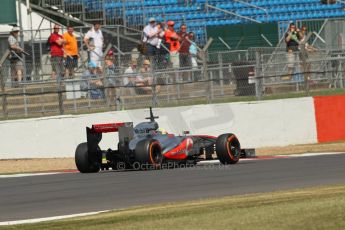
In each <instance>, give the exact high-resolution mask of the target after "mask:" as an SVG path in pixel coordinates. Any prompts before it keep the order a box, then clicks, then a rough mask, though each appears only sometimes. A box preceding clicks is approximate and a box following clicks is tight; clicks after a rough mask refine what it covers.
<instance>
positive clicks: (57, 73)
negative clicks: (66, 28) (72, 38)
mask: <svg viewBox="0 0 345 230" xmlns="http://www.w3.org/2000/svg"><path fill="white" fill-rule="evenodd" d="M59 30H60V26H59V25H57V24H55V25H54V31H53V33H52V34H51V35H50V37H49V44H50V56H51V58H50V63H51V64H52V79H58V80H61V78H62V75H63V72H64V69H63V56H64V51H63V45H64V44H65V43H66V40H65V39H64V38H63V37H62V35H61V34H59Z"/></svg>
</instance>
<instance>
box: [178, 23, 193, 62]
mask: <svg viewBox="0 0 345 230" xmlns="http://www.w3.org/2000/svg"><path fill="white" fill-rule="evenodd" d="M178 36H179V41H180V44H181V46H180V50H179V59H180V66H181V67H190V66H191V57H190V53H189V47H190V45H191V44H190V42H189V40H188V39H189V36H188V33H187V26H186V24H182V25H181V27H180V31H179V32H178Z"/></svg>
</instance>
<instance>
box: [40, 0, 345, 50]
mask: <svg viewBox="0 0 345 230" xmlns="http://www.w3.org/2000/svg"><path fill="white" fill-rule="evenodd" d="M43 5H44V6H54V7H58V8H59V9H61V10H62V11H63V12H66V13H69V14H72V15H74V16H76V17H78V18H79V19H80V20H82V21H86V22H92V21H94V20H100V21H103V23H104V24H105V25H113V24H122V25H124V26H126V27H129V28H136V29H141V28H142V27H143V25H145V24H146V23H147V19H148V18H149V17H155V18H156V19H157V20H159V21H162V22H164V21H167V20H174V21H175V22H176V25H177V26H179V25H180V24H181V23H186V24H187V25H188V26H189V28H190V30H191V31H194V32H195V33H196V35H197V37H198V41H199V43H201V44H204V43H205V42H206V39H207V31H206V28H207V27H214V26H225V25H236V24H246V23H271V22H281V21H295V20H303V19H325V18H339V17H343V16H345V10H344V7H345V2H344V1H337V2H336V3H334V4H322V3H321V1H320V0H232V1H229V0H189V1H188V0H187V1H185V0H183V1H182V0H145V1H144V0H139V1H133V0H127V1H123V0H43Z"/></svg>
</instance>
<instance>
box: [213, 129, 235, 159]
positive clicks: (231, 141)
mask: <svg viewBox="0 0 345 230" xmlns="http://www.w3.org/2000/svg"><path fill="white" fill-rule="evenodd" d="M216 154H217V157H218V159H219V161H220V162H221V163H222V164H236V163H237V162H238V160H239V159H240V156H241V145H240V142H239V140H238V139H237V137H236V136H235V135H234V134H232V133H225V134H222V135H220V136H219V137H218V138H217V141H216Z"/></svg>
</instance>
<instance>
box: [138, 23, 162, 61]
mask: <svg viewBox="0 0 345 230" xmlns="http://www.w3.org/2000/svg"><path fill="white" fill-rule="evenodd" d="M161 32H162V30H161V28H159V27H158V26H156V19H155V18H150V19H149V24H148V25H147V26H145V27H144V30H143V33H144V39H143V42H145V43H146V44H147V55H148V56H154V55H156V54H157V46H158V44H159V34H160V33H161Z"/></svg>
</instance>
